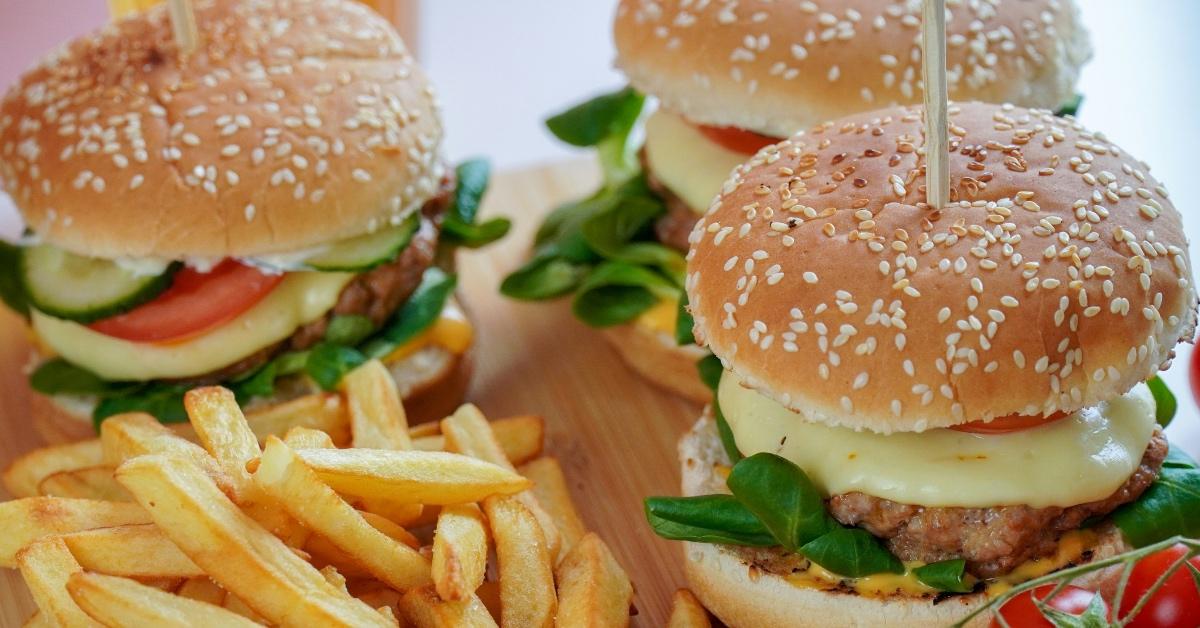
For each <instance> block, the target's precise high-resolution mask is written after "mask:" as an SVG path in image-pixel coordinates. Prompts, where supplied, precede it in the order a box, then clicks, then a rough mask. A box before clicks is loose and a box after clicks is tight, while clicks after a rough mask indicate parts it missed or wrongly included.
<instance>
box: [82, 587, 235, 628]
mask: <svg viewBox="0 0 1200 628" xmlns="http://www.w3.org/2000/svg"><path fill="white" fill-rule="evenodd" d="M67 591H68V592H69V593H70V595H71V598H72V599H74V600H75V603H76V604H78V605H79V607H80V608H82V609H83V610H84V612H86V613H87V614H88V615H90V616H92V617H93V618H95V619H96V620H98V621H100V622H101V623H103V624H104V625H106V626H155V627H156V628H158V627H162V628H208V627H209V626H222V627H225V626H229V627H231V628H251V627H257V626H258V624H256V623H254V622H252V621H250V620H249V619H246V618H244V617H241V616H239V615H236V614H234V613H231V612H229V611H227V610H225V609H223V608H221V607H220V606H213V605H212V604H207V603H205V602H198V601H196V600H190V599H188V598H186V597H181V596H178V595H173V594H171V593H167V592H165V591H160V590H158V589H155V588H154V587H148V586H146V585H144V584H141V583H140V582H138V581H136V580H130V579H129V578H122V577H119V576H106V575H102V574H97V573H76V574H73V575H72V576H71V578H70V580H68V581H67Z"/></svg>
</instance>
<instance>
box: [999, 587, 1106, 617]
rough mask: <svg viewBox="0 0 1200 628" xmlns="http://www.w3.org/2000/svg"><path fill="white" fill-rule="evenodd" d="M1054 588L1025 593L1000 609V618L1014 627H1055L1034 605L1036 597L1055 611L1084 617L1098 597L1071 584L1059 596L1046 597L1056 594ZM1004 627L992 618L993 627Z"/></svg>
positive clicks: (1039, 588)
mask: <svg viewBox="0 0 1200 628" xmlns="http://www.w3.org/2000/svg"><path fill="white" fill-rule="evenodd" d="M1054 586H1055V585H1053V584H1043V585H1042V586H1040V587H1035V588H1034V589H1033V590H1032V591H1025V592H1023V593H1021V594H1020V595H1018V596H1016V597H1014V598H1013V599H1011V600H1009V601H1007V602H1005V603H1004V606H1001V607H1000V616H1001V617H1003V618H1004V622H1005V623H1006V624H1008V625H1009V626H1011V627H1012V628H1042V627H1045V628H1053V627H1054V625H1055V624H1052V623H1050V620H1048V619H1046V616H1045V615H1043V614H1042V611H1041V609H1039V608H1038V607H1037V605H1036V604H1034V603H1033V596H1034V595H1036V596H1037V599H1038V600H1041V601H1042V602H1045V603H1046V604H1047V605H1048V606H1050V607H1051V608H1055V609H1058V610H1060V611H1063V612H1064V613H1070V614H1072V615H1082V614H1083V612H1084V611H1086V610H1087V607H1088V605H1089V604H1091V603H1092V598H1094V597H1096V595H1097V593H1095V592H1094V591H1088V590H1087V589H1084V588H1081V587H1077V586H1074V585H1067V586H1065V587H1063V589H1062V590H1061V591H1059V592H1058V595H1055V596H1054V597H1053V598H1052V599H1050V600H1047V599H1046V596H1048V595H1050V593H1051V592H1052V591H1054ZM1104 615H1105V617H1108V615H1109V610H1108V605H1107V604H1105V605H1104ZM1000 625H1001V624H1000V622H999V621H997V620H996V619H992V624H991V628H999V626H1000Z"/></svg>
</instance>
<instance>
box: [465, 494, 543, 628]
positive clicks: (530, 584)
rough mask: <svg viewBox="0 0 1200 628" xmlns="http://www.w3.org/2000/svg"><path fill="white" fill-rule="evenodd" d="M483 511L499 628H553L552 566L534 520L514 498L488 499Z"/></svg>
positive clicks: (540, 530)
mask: <svg viewBox="0 0 1200 628" xmlns="http://www.w3.org/2000/svg"><path fill="white" fill-rule="evenodd" d="M483 511H484V513H485V514H487V518H488V525H489V526H491V530H492V538H493V539H494V540H495V543H496V558H497V561H498V562H499V572H500V577H499V580H500V625H501V626H504V627H505V628H517V627H526V626H528V627H538V626H541V627H547V626H552V625H553V624H554V615H555V612H556V610H557V606H558V599H557V597H556V594H555V590H554V563H553V559H552V555H551V554H550V548H549V547H548V546H547V545H546V537H545V535H543V534H542V527H541V525H539V523H538V520H537V518H536V517H534V516H533V513H531V512H530V511H529V508H527V507H526V506H525V505H524V504H522V503H521V502H520V501H519V500H517V499H516V498H515V497H489V498H487V499H486V500H484V502H483Z"/></svg>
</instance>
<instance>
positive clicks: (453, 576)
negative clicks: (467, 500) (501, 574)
mask: <svg viewBox="0 0 1200 628" xmlns="http://www.w3.org/2000/svg"><path fill="white" fill-rule="evenodd" d="M487 558H488V541H487V526H486V524H485V523H484V521H483V513H481V512H479V507H478V506H476V505H475V504H462V505H458V506H446V507H445V508H442V512H441V514H440V515H438V521H437V529H436V531H435V532H434V536H433V584H434V588H435V590H437V594H438V597H440V598H442V599H443V600H446V601H447V602H454V601H459V600H465V599H468V598H470V597H472V596H474V595H475V589H478V588H479V585H480V584H483V576H484V575H485V573H486V572H487Z"/></svg>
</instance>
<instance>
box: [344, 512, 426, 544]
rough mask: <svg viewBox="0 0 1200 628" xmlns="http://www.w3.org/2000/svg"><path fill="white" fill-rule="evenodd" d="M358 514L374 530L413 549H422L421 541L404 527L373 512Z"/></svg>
mask: <svg viewBox="0 0 1200 628" xmlns="http://www.w3.org/2000/svg"><path fill="white" fill-rule="evenodd" d="M358 514H360V515H362V518H363V519H364V520H365V521H366V522H367V523H369V524H371V527H372V528H375V529H376V530H379V531H380V532H382V533H384V534H386V535H387V536H389V537H391V538H392V539H394V540H396V541H399V542H401V543H403V544H405V545H407V546H409V547H411V548H413V549H421V540H420V539H418V538H417V537H416V535H414V534H413V533H412V532H409V531H408V530H405V529H404V526H402V525H400V524H398V523H396V522H394V521H392V520H391V519H388V518H386V517H383V516H381V515H377V514H375V513H373V512H362V511H360V512H359V513H358Z"/></svg>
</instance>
